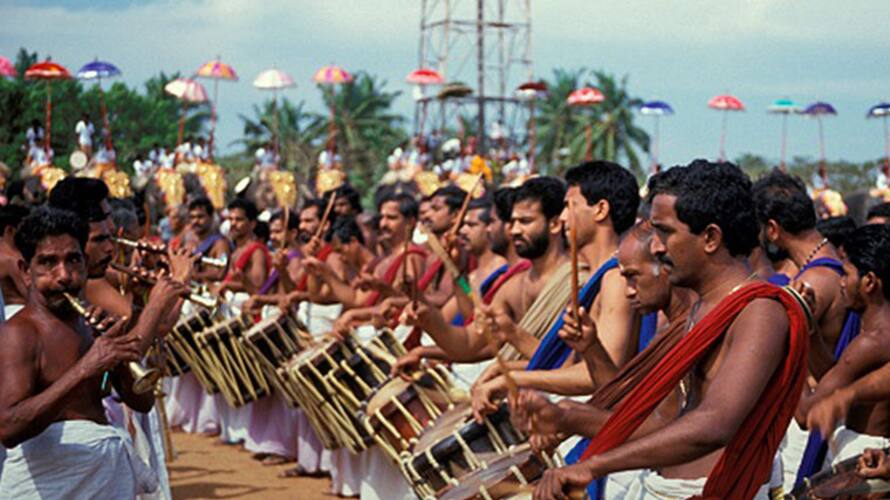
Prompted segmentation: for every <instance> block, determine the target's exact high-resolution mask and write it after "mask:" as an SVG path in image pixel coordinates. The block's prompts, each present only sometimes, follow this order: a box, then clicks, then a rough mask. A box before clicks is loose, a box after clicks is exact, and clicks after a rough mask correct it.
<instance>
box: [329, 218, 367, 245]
mask: <svg viewBox="0 0 890 500" xmlns="http://www.w3.org/2000/svg"><path fill="white" fill-rule="evenodd" d="M334 237H336V238H337V239H338V240H340V242H341V243H349V242H350V241H352V240H356V241H358V242H359V243H360V244H362V245H364V244H365V236H364V235H363V234H362V229H361V227H359V225H358V222H356V221H355V217H352V216H350V217H339V218H337V220H336V221H334V225H333V226H331V228H330V229H328V232H327V234H326V235H325V240H326V241H331V240H333V239H334Z"/></svg>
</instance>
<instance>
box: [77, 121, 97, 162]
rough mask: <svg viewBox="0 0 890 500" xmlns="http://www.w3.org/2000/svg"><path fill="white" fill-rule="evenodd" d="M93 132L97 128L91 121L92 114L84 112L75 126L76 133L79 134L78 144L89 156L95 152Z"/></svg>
mask: <svg viewBox="0 0 890 500" xmlns="http://www.w3.org/2000/svg"><path fill="white" fill-rule="evenodd" d="M93 132H95V128H93V124H92V123H91V122H90V115H88V114H87V113H84V114H83V115H81V118H80V121H79V122H77V125H75V126H74V133H75V134H77V146H78V147H79V148H80V150H81V151H83V152H84V154H85V155H87V157H89V156H91V155H92V154H93Z"/></svg>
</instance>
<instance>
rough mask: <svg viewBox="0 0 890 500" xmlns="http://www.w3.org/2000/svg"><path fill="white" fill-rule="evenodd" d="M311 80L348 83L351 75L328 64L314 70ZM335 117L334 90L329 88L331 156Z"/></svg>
mask: <svg viewBox="0 0 890 500" xmlns="http://www.w3.org/2000/svg"><path fill="white" fill-rule="evenodd" d="M312 81H314V82H315V83H318V84H320V85H340V84H343V83H349V82H351V81H352V75H350V74H349V72H347V71H346V70H345V69H343V68H341V67H339V66H334V65H329V66H322V67H321V68H319V69H318V71H316V72H315V74H314V75H313V76H312ZM335 117H336V110H335V109H334V90H333V89H331V118H330V122H329V124H328V151H329V152H330V153H331V157H332V158H333V155H334V119H335Z"/></svg>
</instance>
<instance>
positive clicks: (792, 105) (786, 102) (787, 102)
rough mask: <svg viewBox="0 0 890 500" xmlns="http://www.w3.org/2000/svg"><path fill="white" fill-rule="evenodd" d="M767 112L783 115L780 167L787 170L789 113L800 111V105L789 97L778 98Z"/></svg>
mask: <svg viewBox="0 0 890 500" xmlns="http://www.w3.org/2000/svg"><path fill="white" fill-rule="evenodd" d="M766 110H767V112H769V113H772V114H777V115H782V154H781V160H780V161H779V168H780V169H782V171H783V172H784V171H785V151H786V149H787V144H788V115H790V114H791V113H800V106H798V105H797V103H796V102H794V101H792V100H791V99H788V98H782V99H776V100H775V101H773V103H772V104H770V106H769V107H768V108H766Z"/></svg>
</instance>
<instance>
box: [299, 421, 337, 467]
mask: <svg viewBox="0 0 890 500" xmlns="http://www.w3.org/2000/svg"><path fill="white" fill-rule="evenodd" d="M295 411H296V412H297V425H296V428H297V443H296V444H297V463H298V464H300V467H302V468H303V470H304V471H305V472H306V473H307V474H317V473H319V472H326V471H329V470H331V452H330V450H326V449H325V448H324V445H322V444H321V440H320V439H318V436H316V435H315V430H314V429H313V428H312V424H310V423H309V418H307V417H306V414H305V413H303V410H299V409H298V410H295Z"/></svg>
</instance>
